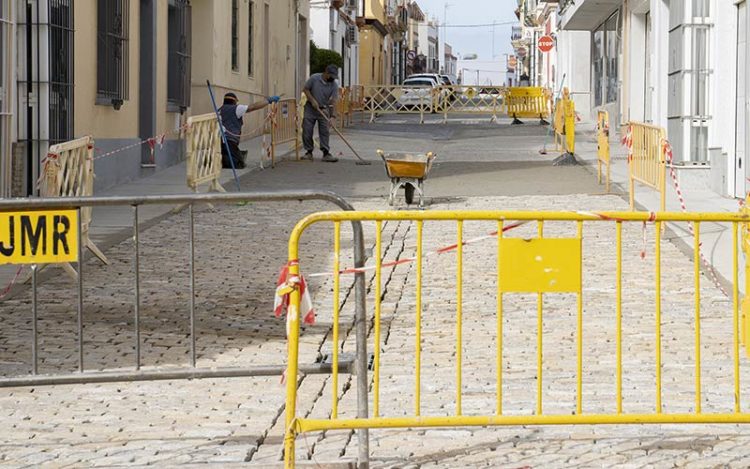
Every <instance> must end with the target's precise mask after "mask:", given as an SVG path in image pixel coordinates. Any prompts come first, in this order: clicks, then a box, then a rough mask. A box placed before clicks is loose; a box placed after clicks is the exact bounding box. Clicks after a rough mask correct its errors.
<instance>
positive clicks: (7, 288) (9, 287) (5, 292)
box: [0, 265, 24, 300]
mask: <svg viewBox="0 0 750 469" xmlns="http://www.w3.org/2000/svg"><path fill="white" fill-rule="evenodd" d="M23 269H24V266H22V265H21V266H18V269H16V274H15V275H14V276H13V278H12V279H11V281H10V282H8V285H6V286H5V288H4V289H3V291H2V292H0V300H2V299H5V297H6V296H8V293H10V291H11V290H12V289H13V286H14V285H15V284H16V282H17V281H18V278H19V277H20V276H21V272H23Z"/></svg>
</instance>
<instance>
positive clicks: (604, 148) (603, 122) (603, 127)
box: [596, 111, 612, 193]
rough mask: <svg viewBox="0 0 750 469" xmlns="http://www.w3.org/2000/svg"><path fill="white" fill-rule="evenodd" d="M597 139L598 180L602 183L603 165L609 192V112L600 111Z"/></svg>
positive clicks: (610, 171)
mask: <svg viewBox="0 0 750 469" xmlns="http://www.w3.org/2000/svg"><path fill="white" fill-rule="evenodd" d="M596 140H597V153H596V155H597V180H598V182H599V184H601V183H602V166H604V168H605V170H604V177H605V187H606V188H607V193H609V186H610V181H611V176H612V168H611V164H610V152H609V112H607V111H599V112H598V114H597V119H596Z"/></svg>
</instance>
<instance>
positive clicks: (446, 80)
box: [440, 75, 457, 86]
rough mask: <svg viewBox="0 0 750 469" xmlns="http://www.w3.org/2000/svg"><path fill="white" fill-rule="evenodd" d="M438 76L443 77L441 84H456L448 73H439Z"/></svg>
mask: <svg viewBox="0 0 750 469" xmlns="http://www.w3.org/2000/svg"><path fill="white" fill-rule="evenodd" d="M440 78H442V79H443V84H444V85H446V86H456V85H457V83H456V80H454V79H453V78H452V77H451V76H450V75H440Z"/></svg>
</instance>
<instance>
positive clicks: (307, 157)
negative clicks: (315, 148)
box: [302, 151, 313, 161]
mask: <svg viewBox="0 0 750 469" xmlns="http://www.w3.org/2000/svg"><path fill="white" fill-rule="evenodd" d="M302 159H303V160H308V161H312V160H313V152H311V151H308V152H306V153H305V154H304V155H302Z"/></svg>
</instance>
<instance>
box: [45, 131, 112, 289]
mask: <svg viewBox="0 0 750 469" xmlns="http://www.w3.org/2000/svg"><path fill="white" fill-rule="evenodd" d="M42 166H43V168H42V171H43V174H42V176H41V178H40V181H39V195H40V196H41V197H45V198H50V197H63V198H75V197H91V196H93V195H94V177H95V175H94V139H93V138H92V137H90V136H89V137H83V138H79V139H77V140H72V141H70V142H65V143H60V144H57V145H53V146H52V147H50V149H49V153H48V154H47V157H46V158H45V159H44V162H43V165H42ZM91 218H92V210H91V208H90V207H86V208H84V209H83V210H81V214H80V222H81V228H80V230H81V242H82V244H83V246H84V247H85V248H86V249H88V250H89V251H91V252H92V253H93V254H94V255H95V256H96V257H98V258H99V259H100V260H101V261H102V262H103V263H105V264H109V261H108V260H107V257H106V256H105V255H104V254H103V253H102V252H101V251H100V250H99V248H98V247H96V245H95V244H94V243H93V241H91V239H90V238H89V227H90V226H91ZM61 265H62V267H63V268H64V269H65V271H66V272H68V274H70V276H71V277H73V278H76V277H77V276H78V274H77V273H76V270H75V269H74V268H73V267H72V266H71V265H70V264H69V263H63V264H61Z"/></svg>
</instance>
